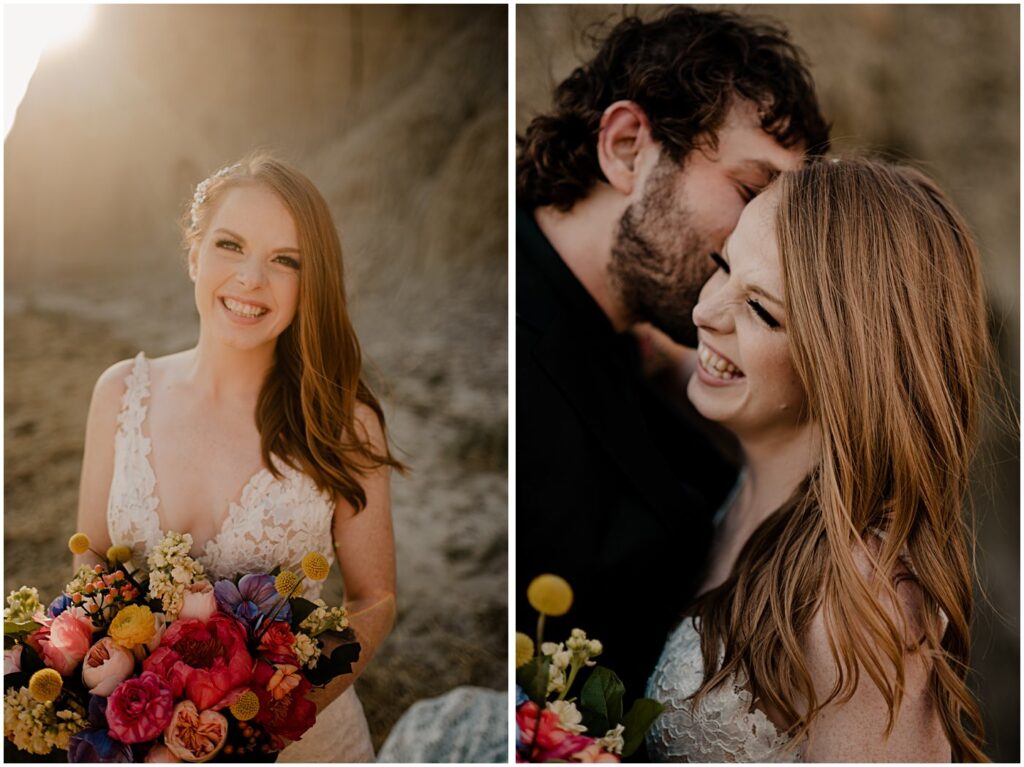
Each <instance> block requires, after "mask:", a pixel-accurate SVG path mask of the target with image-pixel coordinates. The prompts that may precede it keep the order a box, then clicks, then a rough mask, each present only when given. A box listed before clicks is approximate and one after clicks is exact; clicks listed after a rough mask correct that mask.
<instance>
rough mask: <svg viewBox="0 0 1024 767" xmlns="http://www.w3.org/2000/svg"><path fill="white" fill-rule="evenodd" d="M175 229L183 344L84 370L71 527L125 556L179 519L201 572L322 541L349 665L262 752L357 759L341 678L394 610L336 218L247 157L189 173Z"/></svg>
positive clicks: (377, 474) (384, 478) (286, 560)
mask: <svg viewBox="0 0 1024 767" xmlns="http://www.w3.org/2000/svg"><path fill="white" fill-rule="evenodd" d="M184 230H185V242H186V246H187V249H188V269H189V276H190V277H191V279H192V282H193V283H195V300H196V307H197V309H198V312H199V321H200V329H199V339H198V342H197V343H196V345H195V347H194V348H192V349H189V350H187V351H183V352H179V353H177V354H172V355H168V356H166V357H158V358H155V359H148V358H147V357H146V356H145V355H144V354H143V353H141V352H140V353H139V355H138V356H137V357H135V359H133V360H125V361H123V362H119V363H118V364H116V365H114V366H113V367H111V368H110V369H108V370H107V371H106V372H104V373H103V375H102V376H101V377H100V379H99V381H98V382H97V384H96V388H95V390H94V392H93V398H92V404H91V405H90V408H89V418H88V424H87V427H86V445H85V458H84V463H83V467H82V480H81V492H80V502H79V512H78V513H79V527H78V529H79V530H82V531H84V532H86V533H87V534H88V535H89V536H90V538H91V539H92V540H94V541H96V542H97V544H99V545H100V546H103V547H106V546H107V545H109V544H110V543H111V542H116V543H118V544H125V545H129V546H131V548H132V549H133V552H134V555H135V559H136V561H145V555H146V553H147V552H148V551H149V550H151V549H152V548H153V547H154V546H155V545H156V544H157V543H158V542H159V541H160V539H161V538H162V536H163V534H164V532H166V531H172V530H173V531H177V532H181V533H186V532H187V533H191V535H192V538H193V541H194V542H195V545H194V547H193V549H192V556H194V557H196V558H197V559H198V560H199V561H200V562H201V563H202V564H203V565H204V567H205V568H206V571H207V573H208V574H210V576H211V577H212V578H230V577H233V576H234V575H235V574H236V573H239V572H255V571H263V572H266V571H269V570H270V569H272V568H273V567H275V566H278V565H280V566H282V567H293V568H298V566H299V562H300V560H301V558H302V556H303V555H304V554H305V553H306V552H308V551H311V550H313V551H320V552H322V553H324V554H325V555H326V556H327V558H328V560H333V559H334V557H335V556H336V557H337V561H338V563H339V566H340V569H341V573H342V577H343V579H344V583H345V591H346V601H345V606H346V608H347V609H348V611H349V615H350V618H351V624H352V627H353V629H354V630H355V632H356V635H357V638H358V639H359V642H360V644H361V645H362V648H363V650H362V654H361V656H360V662H359V663H358V664H357V665H356V667H355V669H354V673H353V674H351V675H346V676H344V677H341V678H338V679H336V680H334V681H333V682H332V683H331V684H329V685H328V686H327V687H326V688H324V689H322V690H317V691H315V692H314V695H316V696H318V697H316V699H315V702H316V704H317V708H318V715H317V722H316V724H315V725H314V726H313V728H312V729H310V730H308V731H307V732H306V734H305V735H304V736H303V738H302V740H301V741H298V742H296V743H293V744H291V745H289V746H288V747H286V748H285V749H284V750H283V751H282V752H281V757H280V758H281V761H296V762H306V761H314V762H323V761H330V762H358V761H372V760H373V748H372V746H371V743H370V737H369V731H368V728H367V725H366V718H365V716H364V714H363V710H362V706H361V705H360V703H359V700H358V698H357V697H356V694H355V691H354V689H352V687H351V684H352V681H353V680H354V678H355V677H356V676H358V674H359V673H361V671H362V669H363V668H364V667H365V665H366V663H367V662H368V661H369V659H370V658H371V657H372V655H373V653H374V650H375V649H376V648H377V647H378V646H379V644H380V642H381V641H382V640H383V639H384V638H385V637H386V636H387V634H388V633H389V632H390V630H391V627H392V624H393V622H394V614H395V593H394V592H395V561H394V542H393V535H392V526H391V513H390V503H389V472H390V470H391V469H392V468H401V465H400V464H399V463H398V462H397V461H396V460H395V459H394V458H393V457H392V455H391V452H390V450H389V448H388V441H387V436H386V433H385V427H384V417H383V413H382V410H381V407H380V405H379V403H378V402H377V399H376V398H375V397H374V395H373V394H372V393H371V391H370V390H369V388H368V387H367V385H366V383H365V382H364V380H363V377H362V373H361V362H360V350H359V343H358V341H357V339H356V336H355V333H354V331H353V329H352V325H351V323H350V321H349V318H348V313H347V310H346V305H345V289H344V280H343V272H342V259H341V245H340V242H339V239H338V234H337V230H336V228H335V226H334V222H333V220H332V218H331V214H330V211H329V209H328V206H327V204H326V202H325V201H324V199H323V197H322V196H321V195H320V193H319V192H318V191H317V189H316V188H315V187H314V185H313V184H312V182H310V181H309V179H308V178H306V177H305V176H304V175H303V174H301V173H300V172H299V171H297V170H295V169H294V168H291V167H289V166H288V165H286V164H284V163H282V162H280V161H278V160H276V159H274V158H272V157H269V156H267V155H263V154H259V155H254V156H250V157H248V158H246V159H244V160H242V161H241V162H239V163H236V164H234V165H231V166H228V167H226V168H224V169H222V170H220V171H219V172H217V173H216V174H214V175H213V176H211V177H210V178H209V179H207V180H205V181H203V182H202V183H200V184H199V186H198V187H197V189H196V192H195V196H194V198H193V201H192V204H191V208H190V210H189V212H188V215H187V216H186V219H185V225H184ZM101 550H103V549H101ZM319 589H320V584H319V583H310V584H309V588H308V589H307V596H308V597H309V598H310V599H312V598H315V597H317V596H319V593H318V592H319Z"/></svg>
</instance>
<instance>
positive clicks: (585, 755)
mask: <svg viewBox="0 0 1024 767" xmlns="http://www.w3.org/2000/svg"><path fill="white" fill-rule="evenodd" d="M537 761H538V762H565V761H572V762H618V761H619V757H617V756H616V755H615V754H612V753H609V752H608V751H606V750H605V749H604V748H602V746H601V744H600V743H598V742H597V740H595V739H594V738H588V737H587V736H586V735H569V736H568V737H566V738H564V739H563V740H562V741H561V743H559V744H558V745H557V746H555V747H554V748H552V749H547V750H540V751H539V752H538V753H537Z"/></svg>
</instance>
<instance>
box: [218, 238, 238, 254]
mask: <svg viewBox="0 0 1024 767" xmlns="http://www.w3.org/2000/svg"><path fill="white" fill-rule="evenodd" d="M217 247H218V248H226V249H228V250H235V251H238V252H239V253H241V252H242V246H241V245H239V244H238V243H237V242H235V241H234V240H217Z"/></svg>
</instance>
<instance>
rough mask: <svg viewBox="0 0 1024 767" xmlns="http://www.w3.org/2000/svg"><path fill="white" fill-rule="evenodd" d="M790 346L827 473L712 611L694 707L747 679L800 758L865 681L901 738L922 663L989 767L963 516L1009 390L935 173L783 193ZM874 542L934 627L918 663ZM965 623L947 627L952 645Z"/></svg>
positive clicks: (948, 719)
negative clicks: (981, 450) (912, 670)
mask: <svg viewBox="0 0 1024 767" xmlns="http://www.w3.org/2000/svg"><path fill="white" fill-rule="evenodd" d="M773 186H774V191H775V193H777V194H778V196H779V204H778V209H777V213H776V218H775V228H776V236H777V238H778V245H779V253H780V258H781V264H782V272H783V281H784V289H785V302H786V313H787V317H788V318H789V323H788V326H789V331H788V333H789V345H790V351H791V354H792V357H793V362H794V366H795V368H796V370H797V372H798V375H799V376H800V379H801V382H802V384H803V387H804V390H805V391H806V392H807V397H808V409H809V417H810V418H812V419H813V420H814V422H815V423H816V424H817V426H818V431H819V436H820V441H821V446H822V454H821V460H820V463H819V465H818V466H817V467H816V468H815V469H814V470H813V471H812V473H811V475H810V476H809V477H807V479H806V480H805V482H804V483H803V485H802V486H801V487H800V488H799V489H798V490H797V492H796V493H795V495H794V496H793V497H792V498H791V499H790V501H789V502H787V504H785V505H784V507H783V508H781V509H779V510H778V511H776V512H775V513H774V514H773V515H772V516H771V517H769V518H768V519H767V520H766V521H765V522H764V523H763V524H762V525H761V527H760V528H758V530H757V531H756V532H755V533H754V534H753V535H752V536H751V538H750V540H749V541H748V542H747V543H746V545H745V546H744V548H743V550H742V552H741V553H740V555H739V558H738V560H737V562H736V565H735V567H734V569H733V572H732V574H731V575H730V577H729V579H728V580H727V581H726V582H725V583H723V584H722V585H721V586H720V587H718V588H717V589H714V590H712V591H710V592H708V593H707V594H705V595H703V596H702V597H701V598H700V599H699V600H698V601H697V603H696V604H695V607H694V614H695V615H697V616H699V619H700V620H699V623H700V629H701V641H702V650H703V655H704V663H705V668H707V669H709V670H710V669H715V668H718V660H719V642H721V643H723V645H724V654H723V656H722V667H721V669H720V670H719V671H718V672H717V673H712V672H711V671H709V672H708V674H707V676H706V677H705V679H704V682H703V685H702V687H701V688H700V689H699V690H698V692H697V693H696V697H695V701H694V702H695V703H696V702H697V700H699V698H700V697H702V696H703V695H704V694H706V693H707V692H708V691H709V690H711V689H712V688H714V687H716V686H717V685H718V684H720V683H722V682H723V681H724V680H725V679H727V678H728V677H729V676H730V675H731V674H733V673H736V672H737V671H743V672H744V673H745V674H746V676H747V678H748V679H749V680H750V681H749V684H750V686H751V690H752V693H753V695H754V698H755V700H758V701H761V702H763V703H766V704H769V705H771V706H772V707H774V708H775V709H776V710H778V711H780V712H781V713H782V715H783V716H784V717H785V719H786V720H787V722H790V723H792V727H791V730H790V732H791V734H792V735H793V736H794V744H795V743H797V742H799V740H800V739H801V738H802V736H804V735H806V733H807V731H808V729H809V728H810V727H811V725H812V723H813V722H814V720H815V718H816V716H817V715H818V714H819V713H820V711H821V710H822V708H823V707H824V706H825V705H827V704H828V703H831V702H843V701H846V700H848V699H849V698H850V696H852V694H853V692H854V691H855V689H856V687H857V684H858V680H859V676H860V674H861V673H863V672H866V673H867V675H868V676H869V677H870V679H871V682H872V683H873V684H875V685H876V686H877V687H878V689H879V690H880V691H881V693H882V695H883V696H884V698H885V701H886V703H887V704H888V708H889V722H888V732H891V731H892V728H893V727H894V725H895V721H896V713H897V711H898V708H899V706H900V703H901V700H902V696H903V692H904V687H905V679H904V660H905V653H915V652H920V653H923V658H924V659H925V660H926V661H927V664H928V668H929V688H930V692H931V694H932V696H933V699H934V703H935V706H936V708H937V710H938V712H939V714H940V717H941V720H942V723H943V726H944V729H945V732H946V735H947V736H948V738H949V741H950V743H951V745H952V752H953V756H954V758H956V759H959V760H963V761H986V757H985V755H984V754H983V753H982V751H981V745H982V742H983V740H982V738H983V734H982V725H981V719H980V715H979V713H978V709H977V706H976V705H975V703H974V701H973V699H972V697H971V694H970V692H969V691H968V688H967V685H966V676H967V672H968V665H969V659H970V623H971V617H972V610H973V601H972V600H973V598H972V588H971V587H972V574H973V561H972V547H973V522H968V520H967V519H966V518H965V516H966V515H964V514H962V508H963V505H964V502H965V498H966V496H967V489H968V467H969V465H970V462H971V458H972V455H973V454H974V451H975V447H976V444H977V433H978V427H979V419H980V412H981V403H982V400H983V394H984V389H985V387H984V383H985V382H986V381H987V380H994V379H989V378H988V376H990V375H994V371H995V366H994V353H993V350H992V346H991V342H990V340H989V333H988V329H987V325H986V305H985V300H984V296H983V288H982V279H981V274H980V267H979V256H978V250H977V247H976V246H975V243H974V242H973V240H972V237H971V235H970V233H969V231H968V227H967V224H966V223H965V222H964V220H963V218H962V217H961V216H960V214H959V213H958V212H957V211H956V210H955V209H954V208H953V205H952V204H951V203H950V201H949V199H948V198H947V197H946V196H945V195H944V194H943V193H942V192H941V191H940V190H939V189H938V188H937V187H936V185H935V184H934V182H932V181H931V180H930V179H928V178H927V177H926V176H924V175H923V174H921V173H920V172H918V171H916V170H913V169H910V168H907V167H899V166H894V165H890V164H884V163H881V162H877V161H870V160H861V159H857V160H842V161H819V162H814V163H811V164H810V165H809V166H807V167H805V168H804V169H802V170H799V171H795V172H791V173H783V174H781V175H780V176H779V178H778V179H777V181H776V182H775V184H774V185H773ZM874 530H880V531H882V535H881V536H880V538H881V540H882V543H881V546H880V549H879V550H878V551H877V553H875V554H871V553H870V552H869V553H868V557H869V559H870V561H871V563H872V565H873V567H874V570H875V572H876V573H878V574H881V573H893V572H895V571H896V567H897V562H898V561H899V560H900V559H901V558H902V557H905V558H906V559H907V560H909V563H910V567H911V568H912V570H913V576H914V579H915V580H916V582H917V584H918V585H919V586H920V589H921V592H922V594H923V604H924V609H925V612H926V615H927V616H928V619H927V620H925V621H924V624H925V634H924V638H923V639H922V641H921V644H920V646H918V647H913V646H912V647H911V648H909V649H905V647H906V638H905V636H904V630H903V627H901V626H899V625H897V623H899V622H900V621H896V622H894V621H893V620H891V619H890V618H889V616H888V615H887V613H886V610H885V609H883V606H882V605H883V603H882V599H883V598H887V599H888V600H891V604H894V605H898V604H900V602H899V600H898V599H897V598H896V594H895V588H894V585H893V583H892V581H891V580H890V578H888V577H878V578H874V579H873V580H872V581H871V582H870V583H869V582H866V581H865V579H864V577H863V576H862V575H861V574H860V573H859V572H858V569H857V567H856V565H855V561H854V551H855V549H856V548H859V547H860V543H861V542H862V541H865V540H866V539H867V538H868V537H869V536H870V535H871V534H872V531H874ZM879 592H881V593H879ZM819 610H820V611H821V613H822V616H823V618H824V622H825V627H826V629H827V634H828V637H829V643H830V649H831V652H832V656H833V658H834V659H835V661H836V664H837V666H838V679H837V682H836V684H835V686H834V688H833V689H832V690H831V694H830V695H829V696H828V697H827V698H826V699H825V700H818V699H817V698H816V696H815V692H814V686H813V682H812V678H811V676H810V674H809V671H808V668H807V665H806V663H805V659H804V656H803V652H802V650H801V639H802V638H803V637H804V636H805V634H806V632H807V630H808V627H809V625H810V623H811V620H812V618H813V617H814V616H815V615H816V614H817V613H818V611H819ZM943 614H944V616H945V618H946V619H948V625H947V626H946V627H945V630H944V631H943V624H944V623H945V622H946V621H945V620H944V619H943V618H942V615H943Z"/></svg>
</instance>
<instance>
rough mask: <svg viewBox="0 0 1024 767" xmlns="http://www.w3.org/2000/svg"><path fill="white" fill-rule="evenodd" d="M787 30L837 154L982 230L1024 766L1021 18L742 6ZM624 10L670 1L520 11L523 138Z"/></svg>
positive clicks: (1009, 705)
mask: <svg viewBox="0 0 1024 767" xmlns="http://www.w3.org/2000/svg"><path fill="white" fill-rule="evenodd" d="M728 7H729V8H730V9H732V10H734V11H738V12H741V13H744V14H748V15H751V16H756V17H760V18H768V19H774V20H776V21H778V22H781V23H782V24H783V25H784V26H785V27H787V28H788V29H789V31H790V33H791V37H792V39H793V41H794V42H795V43H796V44H797V45H798V46H800V47H801V48H802V49H803V51H804V52H805V53H806V54H807V58H808V61H809V64H810V69H811V72H812V74H813V76H814V79H815V82H816V84H817V88H818V94H819V98H820V100H821V103H822V108H823V111H824V112H825V116H826V118H828V119H829V120H831V121H832V123H833V131H832V136H833V146H834V151H835V152H836V153H842V152H844V151H854V150H856V151H858V152H863V151H865V150H867V151H870V152H876V153H877V152H884V153H885V154H886V155H887V156H889V157H890V158H897V159H907V160H912V161H913V162H914V164H916V165H917V166H918V167H920V168H922V169H924V170H925V171H926V172H927V173H929V175H931V176H933V177H934V178H935V179H936V180H937V181H938V182H939V184H940V185H941V186H942V188H943V189H945V190H946V191H947V192H948V193H949V194H950V195H951V196H952V198H953V199H954V201H955V202H956V203H957V205H958V206H959V208H960V209H961V210H962V211H963V213H964V215H965V216H966V217H967V220H968V221H969V222H970V224H971V225H972V227H973V228H974V232H975V234H976V236H977V238H978V240H979V243H980V246H981V250H982V254H983V260H984V264H983V268H984V271H985V279H986V283H987V287H988V292H989V299H990V303H991V309H992V314H991V327H992V331H993V334H994V337H995V338H996V341H997V343H998V346H999V352H1000V357H1001V364H1002V368H1003V369H1002V374H1003V378H1004V380H1005V382H1006V385H1007V389H1008V392H1009V394H1008V397H1007V398H1008V399H1010V400H1012V402H1005V401H1000V402H999V403H998V404H996V405H995V406H994V407H993V414H998V416H997V417H1001V418H1004V419H1006V420H1007V421H1008V423H1003V424H998V423H996V422H995V419H992V422H991V423H990V424H989V426H988V429H987V432H986V435H985V441H984V444H983V448H982V452H981V455H980V457H979V460H978V462H977V463H978V467H977V475H976V478H975V479H976V481H975V489H974V498H973V500H974V505H975V509H976V519H977V524H978V551H977V561H978V566H979V569H980V571H981V572H980V576H981V577H980V588H979V591H978V594H977V598H978V602H977V604H978V611H977V618H976V620H975V630H974V647H973V667H974V671H975V674H974V676H973V680H972V685H973V687H974V689H975V691H976V695H977V697H978V700H979V701H980V704H981V707H982V710H983V713H984V717H985V722H986V728H987V734H988V747H987V753H988V755H989V756H990V757H991V758H992V759H993V760H995V761H1004V762H1019V761H1020V732H1019V728H1020V695H1019V692H1020V691H1019V679H1020V652H1019V647H1020V610H1019V605H1020V547H1019V541H1020V519H1019V511H1020V484H1019V480H1020V450H1019V422H1018V421H1017V420H1016V415H1015V413H1017V412H1018V410H1019V408H1018V407H1017V405H1018V399H1019V397H1018V392H1019V390H1020V375H1019V371H1020V296H1019V285H1020V267H1019V253H1020V219H1019V213H1020V98H1019V94H1020V66H1019V64H1020V9H1019V7H1018V6H1011V5H1002V6H993V5H970V6H966V5H963V6H955V5H944V6H927V5H913V6H900V5H830V6H815V5H798V6H797V5H794V6H776V5H760V4H758V5H756V6H755V5H732V6H728ZM624 11H629V12H639V14H640V15H641V16H643V17H648V16H651V15H654V14H656V13H658V7H656V6H597V5H592V6H567V5H566V6H533V5H531V6H519V7H518V8H517V9H516V131H517V132H518V133H522V132H523V130H524V129H525V128H526V126H527V124H528V123H529V121H530V119H531V118H532V117H533V116H535V115H536V114H538V113H540V112H543V111H545V110H547V109H548V108H549V107H550V105H551V95H552V92H553V90H554V88H555V86H556V85H557V84H558V83H560V82H561V81H562V80H563V79H565V77H567V76H568V75H569V74H570V73H571V72H572V70H573V69H574V68H575V67H576V66H578V65H579V64H580V63H581V62H582V61H585V60H587V59H589V58H590V57H591V55H592V53H593V51H594V47H593V44H592V41H593V39H594V36H595V35H596V36H597V37H598V38H600V37H601V36H602V34H603V33H604V32H606V31H607V30H608V29H610V27H611V25H613V24H614V22H615V21H616V20H618V19H620V18H621V17H622V14H623V12H624Z"/></svg>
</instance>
